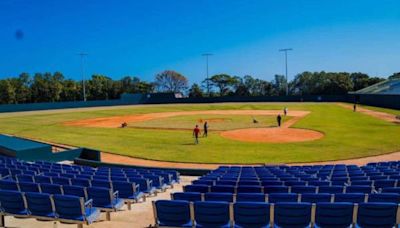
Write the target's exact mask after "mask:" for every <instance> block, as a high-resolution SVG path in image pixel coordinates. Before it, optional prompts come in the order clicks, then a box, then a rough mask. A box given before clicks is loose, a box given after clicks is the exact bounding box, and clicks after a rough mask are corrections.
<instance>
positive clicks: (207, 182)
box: [192, 180, 215, 186]
mask: <svg viewBox="0 0 400 228" xmlns="http://www.w3.org/2000/svg"><path fill="white" fill-rule="evenodd" d="M214 183H215V181H213V180H194V181H193V182H192V184H194V185H208V186H211V185H214Z"/></svg>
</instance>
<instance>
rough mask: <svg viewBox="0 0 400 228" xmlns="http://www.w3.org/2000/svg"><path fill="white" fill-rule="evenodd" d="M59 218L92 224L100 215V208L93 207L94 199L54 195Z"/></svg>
mask: <svg viewBox="0 0 400 228" xmlns="http://www.w3.org/2000/svg"><path fill="white" fill-rule="evenodd" d="M53 199H54V206H55V211H56V214H57V220H60V221H61V222H65V223H76V224H87V225H89V224H91V223H93V222H95V221H96V220H97V219H98V218H99V217H100V210H99V209H97V208H95V207H92V201H91V200H88V201H86V202H85V201H84V199H83V198H82V197H77V196H66V195H57V194H56V195H54V196H53Z"/></svg>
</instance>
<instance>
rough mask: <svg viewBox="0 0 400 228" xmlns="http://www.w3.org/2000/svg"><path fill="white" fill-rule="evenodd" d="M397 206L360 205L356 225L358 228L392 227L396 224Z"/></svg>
mask: <svg viewBox="0 0 400 228" xmlns="http://www.w3.org/2000/svg"><path fill="white" fill-rule="evenodd" d="M397 207H398V206H397V204H395V203H360V204H359V205H358V213H357V225H359V226H360V227H382V228H383V227H393V226H394V225H395V224H396V214H397Z"/></svg>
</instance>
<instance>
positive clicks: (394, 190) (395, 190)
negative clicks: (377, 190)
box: [382, 187, 400, 194]
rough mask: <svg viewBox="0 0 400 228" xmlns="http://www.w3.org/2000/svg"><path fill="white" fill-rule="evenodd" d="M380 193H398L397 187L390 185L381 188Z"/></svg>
mask: <svg viewBox="0 0 400 228" xmlns="http://www.w3.org/2000/svg"><path fill="white" fill-rule="evenodd" d="M382 193H397V194H400V188H399V187H390V188H383V189H382Z"/></svg>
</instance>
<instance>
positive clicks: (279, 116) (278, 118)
mask: <svg viewBox="0 0 400 228" xmlns="http://www.w3.org/2000/svg"><path fill="white" fill-rule="evenodd" d="M276 121H277V122H278V127H281V122H282V116H281V115H280V114H278V116H277V117H276Z"/></svg>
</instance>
